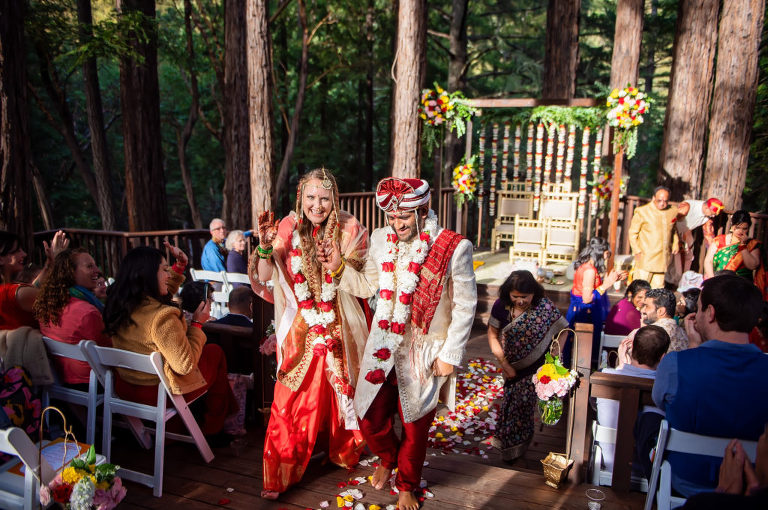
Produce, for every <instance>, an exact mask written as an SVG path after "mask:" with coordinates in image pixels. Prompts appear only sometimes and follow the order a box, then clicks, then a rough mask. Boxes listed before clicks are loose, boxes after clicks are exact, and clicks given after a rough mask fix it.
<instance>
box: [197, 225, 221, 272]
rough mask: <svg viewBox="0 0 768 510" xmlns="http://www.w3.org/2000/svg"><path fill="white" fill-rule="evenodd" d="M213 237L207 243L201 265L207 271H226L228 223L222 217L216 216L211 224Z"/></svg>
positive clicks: (210, 228)
mask: <svg viewBox="0 0 768 510" xmlns="http://www.w3.org/2000/svg"><path fill="white" fill-rule="evenodd" d="M208 228H209V230H210V231H211V239H210V241H208V242H207V243H205V247H204V248H203V256H202V257H201V259H200V265H201V266H203V269H204V270H206V271H217V272H218V271H226V270H227V267H226V264H225V261H226V260H227V249H226V248H225V247H224V240H225V239H226V238H227V233H228V232H227V225H226V224H225V223H224V220H222V219H221V218H214V219H212V220H211V224H210V225H209V227H208Z"/></svg>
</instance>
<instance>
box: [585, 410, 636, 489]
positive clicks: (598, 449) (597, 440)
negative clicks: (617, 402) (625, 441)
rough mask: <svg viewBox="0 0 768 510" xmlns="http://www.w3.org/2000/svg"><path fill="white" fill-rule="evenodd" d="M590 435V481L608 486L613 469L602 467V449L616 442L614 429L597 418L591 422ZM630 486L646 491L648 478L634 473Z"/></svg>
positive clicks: (611, 478)
mask: <svg viewBox="0 0 768 510" xmlns="http://www.w3.org/2000/svg"><path fill="white" fill-rule="evenodd" d="M592 437H593V442H592V464H591V470H592V473H591V477H590V479H591V480H590V481H591V483H592V485H602V486H608V487H610V485H611V483H613V471H609V470H607V469H603V450H604V449H605V447H606V446H607V445H615V444H616V429H614V428H610V427H605V426H603V425H600V424H598V423H597V420H594V421H593V422H592ZM630 486H631V487H632V489H634V490H638V491H640V492H648V480H646V479H645V478H643V477H640V476H637V475H635V474H632V476H631V479H630Z"/></svg>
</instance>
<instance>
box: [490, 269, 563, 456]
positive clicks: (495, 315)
mask: <svg viewBox="0 0 768 510" xmlns="http://www.w3.org/2000/svg"><path fill="white" fill-rule="evenodd" d="M567 325H568V324H567V321H566V320H565V319H564V318H563V316H562V314H561V313H560V312H559V311H558V309H557V307H556V306H555V304H554V303H553V302H552V301H550V300H549V299H548V298H546V297H544V288H543V287H542V286H541V285H540V284H539V283H538V282H537V281H536V279H535V278H534V277H533V275H532V274H531V273H530V272H529V271H513V272H512V273H511V274H510V275H509V276H508V277H507V279H506V281H504V283H503V284H502V285H501V288H500V289H499V299H497V300H496V302H495V303H494V304H493V308H492V309H491V316H490V318H489V319H488V345H490V347H491V351H492V352H493V355H494V356H495V357H496V360H497V361H498V363H499V365H500V366H501V370H502V372H503V374H504V400H503V401H502V404H501V411H500V413H499V422H498V426H497V428H496V435H495V436H494V440H493V446H495V447H496V448H499V449H500V450H501V456H502V458H503V459H504V460H505V461H508V462H511V461H514V460H515V459H516V458H518V457H520V456H522V455H523V454H524V453H525V450H526V449H527V448H528V445H529V444H530V442H531V438H532V437H533V419H534V411H535V408H536V402H537V398H536V391H535V389H534V386H533V382H532V381H531V376H532V375H533V374H535V373H536V370H538V368H539V366H541V364H542V363H543V362H544V355H545V354H546V352H547V350H548V349H549V345H550V344H551V343H552V339H553V338H554V336H555V335H556V334H557V333H559V332H560V330H562V329H563V328H565V327H566V326H567Z"/></svg>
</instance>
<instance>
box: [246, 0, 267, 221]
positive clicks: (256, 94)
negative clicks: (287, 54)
mask: <svg viewBox="0 0 768 510" xmlns="http://www.w3.org/2000/svg"><path fill="white" fill-rule="evenodd" d="M267 8H268V5H267V2H264V1H261V0H247V4H246V18H247V22H246V25H247V30H246V33H247V41H248V59H247V60H248V96H249V101H248V126H249V132H250V155H251V157H250V177H251V180H250V184H251V224H252V225H256V224H257V219H258V215H259V213H260V212H262V211H265V210H269V209H271V208H272V201H271V197H272V164H273V163H272V143H273V142H272V82H271V80H270V76H271V70H272V62H271V59H270V48H269V24H268V15H267Z"/></svg>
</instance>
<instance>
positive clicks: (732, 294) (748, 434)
mask: <svg viewBox="0 0 768 510" xmlns="http://www.w3.org/2000/svg"><path fill="white" fill-rule="evenodd" d="M761 309H762V296H761V295H760V291H759V290H758V289H757V287H755V286H754V285H753V284H752V283H751V282H750V281H748V280H746V279H744V278H741V277H739V276H736V275H721V276H716V277H714V278H710V279H709V280H706V281H705V282H704V286H703V289H702V291H701V295H700V296H699V303H698V311H697V312H696V314H695V316H694V315H693V314H691V315H689V316H688V317H686V319H685V326H686V331H687V333H688V337H689V339H690V340H691V345H697V344H698V343H699V342H701V345H700V346H699V347H697V348H695V349H688V350H684V351H680V352H671V353H668V354H667V355H666V356H665V357H664V359H662V360H661V363H659V366H658V368H657V370H656V382H655V384H654V386H653V401H654V402H655V403H656V405H657V406H658V407H659V408H660V409H662V410H663V411H665V412H666V415H667V420H668V421H669V424H670V426H671V427H673V428H676V429H678V430H682V431H685V432H693V433H696V434H703V435H707V436H718V437H727V438H738V439H746V440H751V441H756V440H757V438H758V437H759V436H760V434H761V433H762V432H763V429H764V427H765V424H766V423H768V405H767V404H766V403H767V402H768V385H766V384H765V375H766V374H768V356H766V355H765V354H763V353H762V352H761V351H760V349H758V348H757V347H756V346H754V345H752V344H750V343H749V332H750V331H752V328H754V327H755V325H756V324H757V320H758V317H759V316H760V312H761ZM668 459H669V463H670V464H671V465H672V486H673V487H674V489H675V490H677V491H678V492H680V493H681V494H683V495H684V496H686V497H689V496H692V495H693V494H696V493H698V492H703V491H711V490H713V489H714V488H715V487H716V486H717V476H718V470H719V467H720V463H721V459H719V458H715V457H707V456H703V455H688V454H681V453H675V452H671V453H670V454H669V457H668Z"/></svg>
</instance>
